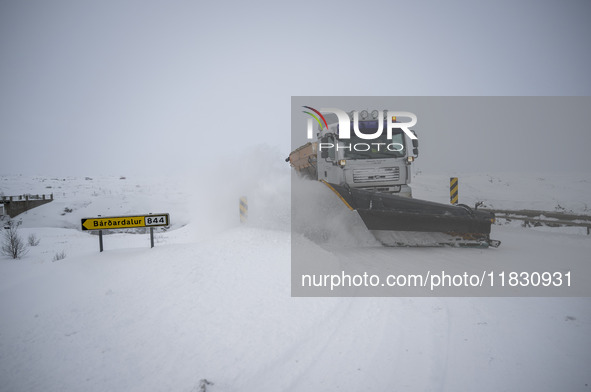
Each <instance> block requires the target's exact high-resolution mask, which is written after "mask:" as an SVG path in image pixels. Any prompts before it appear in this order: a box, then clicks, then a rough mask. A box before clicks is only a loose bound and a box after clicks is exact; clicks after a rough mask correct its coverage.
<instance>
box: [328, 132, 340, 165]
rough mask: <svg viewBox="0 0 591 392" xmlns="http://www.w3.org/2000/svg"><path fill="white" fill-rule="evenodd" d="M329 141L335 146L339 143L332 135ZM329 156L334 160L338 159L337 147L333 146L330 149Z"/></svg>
mask: <svg viewBox="0 0 591 392" xmlns="http://www.w3.org/2000/svg"><path fill="white" fill-rule="evenodd" d="M328 142H329V143H332V145H333V146H336V144H337V143H338V142H337V141H336V140H335V139H334V137H333V136H330V137H329V138H328ZM328 157H329V158H330V159H332V160H333V161H336V152H335V147H331V148H329V149H328Z"/></svg>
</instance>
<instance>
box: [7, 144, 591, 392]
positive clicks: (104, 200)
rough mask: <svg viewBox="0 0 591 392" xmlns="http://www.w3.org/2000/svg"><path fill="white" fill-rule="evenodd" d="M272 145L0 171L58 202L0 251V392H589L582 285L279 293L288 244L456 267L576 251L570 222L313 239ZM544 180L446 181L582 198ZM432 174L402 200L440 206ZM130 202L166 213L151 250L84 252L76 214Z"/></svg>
mask: <svg viewBox="0 0 591 392" xmlns="http://www.w3.org/2000/svg"><path fill="white" fill-rule="evenodd" d="M276 158H277V156H276V154H273V153H269V151H266V150H265V151H257V152H256V153H254V154H252V156H250V157H246V158H245V159H244V160H242V161H241V162H242V164H243V165H242V166H243V167H242V169H241V168H232V167H223V166H218V167H217V169H218V170H216V173H215V175H214V174H211V175H208V176H206V178H199V179H195V178H180V179H175V178H167V179H161V178H159V179H150V178H144V179H139V178H127V179H125V180H121V179H119V178H118V177H116V178H93V179H92V180H85V179H84V178H67V179H65V180H63V179H51V178H23V177H18V176H14V177H3V178H0V191H2V192H3V193H4V194H6V195H10V194H19V193H28V192H30V193H34V194H37V193H44V192H45V193H51V192H53V193H54V195H55V198H56V200H55V201H54V202H52V203H49V204H47V205H45V206H42V207H39V208H37V209H34V210H31V211H29V212H27V213H25V214H22V215H20V216H19V219H22V222H23V223H22V227H21V229H20V230H21V234H22V235H23V237H25V238H26V237H27V236H28V235H29V234H31V233H34V234H35V235H36V236H37V237H38V238H39V239H40V243H39V245H38V246H36V247H30V248H29V253H28V254H27V255H26V256H25V257H23V258H22V259H21V260H11V259H9V258H7V257H0V380H1V382H0V391H44V392H45V391H107V390H109V391H187V392H189V391H199V390H201V389H200V385H204V386H206V389H207V391H210V392H211V391H213V392H216V391H220V392H221V391H337V390H341V391H359V390H363V391H397V390H400V391H474V390H478V391H500V390H520V391H557V390H565V391H566V390H568V391H588V390H590V389H591V377H590V376H589V375H590V374H591V371H590V370H591V368H590V367H589V364H590V363H591V335H590V334H589V330H590V327H591V301H590V300H589V299H588V298H292V297H291V296H290V293H291V286H290V285H291V279H290V251H291V242H292V241H296V242H297V244H298V245H299V246H305V247H307V248H308V249H309V250H310V252H311V253H312V254H320V255H322V257H325V258H335V259H338V258H339V257H340V256H342V255H343V254H345V253H346V254H348V256H349V257H352V258H357V259H359V260H362V261H364V262H366V263H367V264H368V265H369V266H371V265H375V264H377V263H380V262H382V261H384V260H386V259H388V258H391V257H397V258H400V259H405V260H408V261H409V262H419V261H423V262H424V261H429V262H436V260H437V258H443V259H446V258H451V257H453V258H455V259H457V260H458V262H460V263H463V264H466V265H469V264H470V263H474V262H481V261H482V260H483V259H486V260H488V262H491V263H492V262H495V259H496V260H497V261H501V260H505V261H507V260H509V261H510V258H511V257H522V256H523V255H524V254H525V253H526V250H524V249H523V248H520V246H521V245H520V244H518V243H514V242H512V241H511V239H512V238H513V237H519V238H526V239H527V240H528V241H530V243H535V244H538V245H539V246H540V247H541V248H540V249H537V250H535V252H536V253H535V254H536V256H535V257H538V258H543V257H546V255H550V256H551V257H555V256H559V254H558V253H556V251H555V250H552V247H553V246H556V245H557V244H560V243H565V244H569V245H572V246H575V247H577V251H576V254H579V253H581V252H583V253H582V254H583V255H584V254H585V253H584V252H589V250H590V248H589V245H588V244H589V238H588V237H587V236H586V234H585V233H584V232H579V231H576V232H572V231H569V230H565V229H560V228H558V229H553V231H550V232H548V231H545V232H543V233H540V232H538V231H534V230H532V229H527V228H522V227H520V226H519V225H508V226H495V227H493V233H494V234H495V235H494V237H496V238H497V237H498V238H499V239H501V240H503V245H502V247H501V248H499V249H498V250H484V251H483V250H468V249H389V248H382V247H378V246H376V244H375V243H372V242H371V239H368V238H367V237H365V236H364V234H360V233H353V232H351V231H346V230H345V231H343V230H339V229H335V228H334V225H333V226H330V225H325V226H319V227H316V228H315V229H314V230H316V231H317V232H320V233H322V234H323V236H322V238H323V239H322V240H321V241H317V242H313V241H311V240H310V239H309V238H308V237H309V236H308V237H306V235H303V234H301V233H297V232H294V233H291V232H290V212H289V200H290V191H289V183H290V172H289V168H287V167H283V166H282V165H281V164H275V163H274V162H281V160H280V159H276ZM234 173H237V174H234ZM543 178H544V180H541V179H539V178H538V177H531V178H529V179H527V177H524V176H521V175H519V176H518V175H514V174H508V175H495V176H488V175H482V176H478V175H471V176H464V177H462V176H460V181H461V184H460V198H463V200H462V201H463V202H465V203H467V204H472V203H473V202H474V201H484V202H485V203H487V204H488V205H489V206H491V207H495V208H522V207H527V208H532V207H535V208H540V209H553V210H554V209H555V207H557V205H558V204H559V205H560V206H561V207H563V208H564V209H566V210H572V211H575V212H584V211H586V208H587V206H586V200H585V199H586V197H587V195H589V194H591V192H590V189H589V186H590V185H589V184H590V179H589V177H586V178H585V177H584V176H583V177H577V179H569V178H564V177H558V176H557V177H550V176H546V177H543ZM446 181H447V178H446V177H445V176H432V177H429V176H427V175H423V174H421V175H418V176H416V178H415V182H414V187H413V189H414V192H415V196H416V197H422V198H427V199H430V200H435V201H442V202H445V201H446V199H447V197H448V194H447V186H448V184H447V183H446ZM48 186H51V188H47V187H48ZM212 190H214V191H212ZM50 191H51V192H50ZM241 195H246V196H247V197H248V200H249V207H250V210H249V212H250V220H249V224H248V225H246V226H244V225H243V226H241V225H240V224H239V220H238V197H239V196H241ZM528 200H529V201H528ZM531 200H535V202H531ZM65 208H68V209H71V210H72V212H69V213H68V212H66V213H64V209H65ZM145 212H169V213H170V214H171V221H172V227H171V229H170V230H167V231H164V232H161V231H159V232H158V233H157V234H156V246H155V248H153V249H150V248H149V238H148V235H146V234H131V233H120V234H112V235H108V236H105V239H104V241H105V251H104V252H103V253H99V252H98V240H97V237H96V236H94V235H90V234H88V233H85V232H81V231H80V230H79V225H80V218H82V217H89V216H95V215H96V214H101V215H103V216H104V215H119V214H130V213H145ZM62 214H64V215H62ZM325 218H326V219H325V220H326V221H330V219H331V218H330V217H325ZM296 226H297V225H296ZM304 234H305V233H304ZM539 235H543V236H545V237H539ZM347 243H348V244H349V248H348V250H346V251H343V252H341V253H339V252H338V250H337V249H338V247H339V246H341V245H342V244H347ZM544 244H547V245H546V246H547V248H543V247H544V246H545V245H544ZM62 251H63V252H64V253H65V255H66V257H65V258H64V259H62V260H57V261H52V260H53V259H54V258H55V255H56V254H57V253H60V252H62ZM495 252H496V253H495ZM587 254H588V253H587ZM550 256H548V257H550ZM507 258H509V259H507ZM479 260H480V261H479ZM203 379H207V380H208V381H210V382H212V383H213V384H208V385H205V383H204V382H201V380H203Z"/></svg>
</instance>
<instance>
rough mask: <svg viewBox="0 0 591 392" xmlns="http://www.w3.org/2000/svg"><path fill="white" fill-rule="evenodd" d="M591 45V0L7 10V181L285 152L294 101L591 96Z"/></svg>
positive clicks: (14, 6)
mask: <svg viewBox="0 0 591 392" xmlns="http://www.w3.org/2000/svg"><path fill="white" fill-rule="evenodd" d="M589 37H591V2H589V1H587V0H582V1H496V2H488V3H486V4H480V2H470V1H462V2H458V1H446V2H439V1H430V2H425V1H412V2H411V1H407V2H393V1H383V2H380V1H378V2H376V1H366V2H344V1H331V2H302V1H299V2H288V3H287V2H285V4H284V2H278V1H274V2H256V1H251V2H238V1H236V2H212V1H210V2H201V1H94V2H91V1H77V0H76V1H55V0H54V1H46V0H43V1H16V0H15V1H9V0H0V132H1V133H0V135H1V139H0V174H21V173H22V174H40V175H55V176H66V175H101V174H113V175H133V174H147V173H152V172H153V173H156V174H169V173H173V172H175V171H187V170H189V171H190V170H196V169H198V168H203V167H208V165H210V162H211V159H212V158H213V157H214V156H220V155H222V156H223V155H225V154H227V155H229V158H230V154H231V153H236V152H239V151H241V150H243V149H247V148H249V146H253V145H257V144H260V143H266V144H269V145H271V146H273V147H274V148H276V149H277V150H279V151H280V152H281V153H282V154H287V153H289V151H290V147H291V145H290V141H291V139H290V132H291V129H290V126H291V123H290V115H291V111H290V104H291V96H307V95H321V96H330V95H334V96H340V95H346V96H356V95H360V96H374V95H375V96H400V95H402V96H405V95H419V96H422V95H443V96H447V95H484V96H487V95H534V96H537V95H591V94H590V93H591V77H590V74H589V70H590V69H591V49H590V48H591V46H590V45H589ZM587 102H588V101H587ZM394 109H395V108H394ZM419 121H420V119H419ZM589 134H591V132H588V128H587V129H585V132H582V131H580V130H578V131H577V133H576V134H572V135H571V139H572V137H574V138H575V140H571V141H569V143H573V144H578V145H584V146H588V147H591V140H590V139H589V137H588V136H586V135H589ZM421 135H422V138H423V140H422V143H428V141H427V140H425V138H427V137H428V130H425V129H423V133H422V134H421ZM532 137H533V135H532ZM520 140H522V141H523V142H527V140H528V139H527V135H526V136H524V137H523V138H522V139H520ZM577 151H578V150H577ZM581 151H582V150H581ZM423 152H425V151H424V150H423ZM423 157H424V154H423V155H422V156H421V158H423ZM536 157H537V155H526V156H525V157H523V156H513V157H512V159H517V160H518V161H517V162H519V160H522V159H528V158H529V159H534V158H536ZM536 159H539V158H536ZM426 162H428V161H426ZM557 162H562V161H560V160H557ZM563 163H564V162H563ZM438 164H445V162H439V161H438ZM454 164H455V163H454V162H452V161H450V165H454ZM587 164H588V166H587V168H585V165H587ZM577 165H579V167H583V168H584V169H585V170H588V167H591V163H590V161H589V158H586V159H582V158H580V157H579V159H578V160H577ZM560 168H561V169H563V170H569V166H568V165H567V164H562V163H561V164H560ZM491 169H492V170H497V169H499V170H500V167H499V168H496V167H493V168H491ZM423 170H426V168H423Z"/></svg>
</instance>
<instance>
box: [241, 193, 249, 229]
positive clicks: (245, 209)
mask: <svg viewBox="0 0 591 392" xmlns="http://www.w3.org/2000/svg"><path fill="white" fill-rule="evenodd" d="M247 219H248V200H247V199H246V196H242V197H241V198H240V223H246V220H247Z"/></svg>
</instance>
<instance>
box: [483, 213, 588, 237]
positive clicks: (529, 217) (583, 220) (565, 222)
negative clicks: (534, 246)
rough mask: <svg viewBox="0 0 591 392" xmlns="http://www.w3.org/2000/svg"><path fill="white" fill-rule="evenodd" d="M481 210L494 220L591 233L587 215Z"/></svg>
mask: <svg viewBox="0 0 591 392" xmlns="http://www.w3.org/2000/svg"><path fill="white" fill-rule="evenodd" d="M481 210H482V211H490V212H493V213H494V214H495V218H501V219H510V220H521V221H524V222H537V223H540V224H544V225H546V226H550V227H559V226H576V227H586V228H587V235H589V234H590V233H591V216H589V215H575V214H566V213H562V212H555V211H536V210H489V209H484V208H482V209H481Z"/></svg>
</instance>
